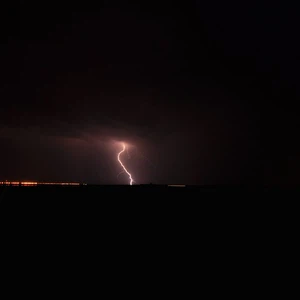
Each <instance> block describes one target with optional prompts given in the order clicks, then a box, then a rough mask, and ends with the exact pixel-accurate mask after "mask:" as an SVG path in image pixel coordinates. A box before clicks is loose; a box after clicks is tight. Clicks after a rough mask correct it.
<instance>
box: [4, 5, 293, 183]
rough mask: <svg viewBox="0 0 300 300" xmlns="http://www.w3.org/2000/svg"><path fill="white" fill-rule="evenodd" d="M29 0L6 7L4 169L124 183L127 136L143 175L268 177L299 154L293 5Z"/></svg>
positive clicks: (166, 178) (198, 179)
mask: <svg viewBox="0 0 300 300" xmlns="http://www.w3.org/2000/svg"><path fill="white" fill-rule="evenodd" d="M29 2H30V1H29ZM29 2H28V1H21V2H20V3H21V4H20V6H19V7H17V6H18V5H17V6H16V5H15V4H13V5H12V7H11V9H10V10H11V13H10V14H7V16H8V17H7V18H5V15H3V18H1V25H2V28H5V29H6V31H5V33H4V34H3V35H2V37H1V48H0V54H1V55H0V63H1V71H0V97H1V107H0V127H1V129H0V146H1V147H0V159H1V172H0V177H1V176H2V177H9V178H11V179H18V178H16V177H20V178H21V177H22V178H28V177H30V178H31V179H37V180H38V179H40V180H42V179H45V180H46V179H47V180H48V179H49V180H50V179H52V180H58V179H61V180H66V181H67V180H77V181H90V182H97V183H98V182H103V183H104V182H110V183H116V182H119V181H118V180H120V182H122V183H126V178H122V176H121V177H120V178H118V179H116V174H118V172H119V167H118V165H117V164H116V162H115V154H116V152H117V151H118V150H119V148H118V144H117V143H116V142H118V141H126V142H128V143H129V144H130V145H133V146H132V149H131V150H130V151H131V152H130V157H131V159H130V160H129V158H125V157H124V159H128V160H127V161H126V162H127V163H128V164H129V166H130V167H131V168H132V171H134V174H135V176H136V178H138V180H139V182H143V183H145V182H149V181H152V182H158V183H162V182H165V183H166V182H172V183H173V182H177V183H226V182H235V183H237V182H238V183H240V182H264V181H265V180H266V179H265V176H266V177H267V178H269V180H270V181H272V180H273V179H272V176H273V177H274V176H275V177H276V176H277V177H278V178H279V179H278V180H280V178H281V177H280V175H281V173H284V172H283V171H281V170H285V172H287V171H286V170H287V169H288V168H290V166H291V165H297V164H296V163H295V162H296V161H297V157H298V156H297V155H298V153H299V146H297V145H296V139H295V136H297V134H296V128H297V127H298V125H299V120H298V118H297V116H298V115H297V111H298V110H297V109H295V106H294V105H293V104H294V101H295V99H298V98H299V88H298V86H297V82H298V79H299V76H298V75H297V74H298V73H297V69H299V68H298V67H299V59H298V53H299V45H298V44H297V42H296V41H297V39H296V38H295V37H296V36H297V30H296V28H297V26H296V25H297V22H296V21H295V19H293V18H292V16H293V14H291V15H289V14H287V9H283V8H282V7H276V5H275V4H274V5H273V6H272V8H270V7H269V6H268V7H266V6H264V5H263V4H262V3H261V1H260V2H259V3H258V2H257V3H256V1H252V3H251V6H249V7H247V8H245V7H242V6H243V5H242V6H241V5H235V4H234V5H233V4H230V3H227V2H226V4H224V3H223V4H222V3H221V2H220V1H210V2H205V3H204V2H200V1H186V2H185V3H184V5H182V4H181V5H179V6H177V5H176V4H175V2H173V3H172V4H170V3H168V4H167V2H168V1H167V2H164V3H161V4H160V5H158V6H157V5H155V3H151V4H149V3H147V2H145V3H140V4H139V5H136V4H133V3H131V4H130V3H129V2H128V3H127V1H126V3H125V2H122V3H121V2H120V3H117V2H116V1H109V2H107V3H104V2H103V4H102V2H101V4H99V5H95V6H90V7H89V6H88V5H87V4H84V5H83V4H82V3H81V4H80V5H77V4H76V3H72V4H71V5H68V6H67V5H64V4H59V5H57V4H55V3H52V4H51V5H46V4H45V3H44V2H39V3H38V4H33V2H32V3H31V2H30V3H29ZM294 11H297V10H294ZM1 13H3V11H2V12H1ZM294 14H295V13H294ZM287 15H289V16H290V18H287V17H286V16H287ZM278 16H280V17H281V19H280V22H279V21H278V20H279V19H278ZM20 24H21V26H19V25H20ZM134 146H135V147H134ZM138 153H139V154H138ZM126 157H127V156H126ZM143 157H144V158H143ZM145 157H146V158H147V160H146V159H145ZM286 157H287V158H286ZM148 160H149V161H151V163H148V162H147V161H148ZM279 160H280V162H279ZM287 162H288V163H287ZM153 166H155V167H153ZM270 166H272V167H270ZM274 166H279V167H278V168H277V171H276V170H275V171H274V169H276V167H274ZM294 169H295V168H294ZM294 173H295V174H296V173H297V172H296V171H294ZM273 174H276V175H273ZM2 177H1V178H2ZM1 178H0V179H1ZM28 179H29V178H28ZM116 180H117V181H116Z"/></svg>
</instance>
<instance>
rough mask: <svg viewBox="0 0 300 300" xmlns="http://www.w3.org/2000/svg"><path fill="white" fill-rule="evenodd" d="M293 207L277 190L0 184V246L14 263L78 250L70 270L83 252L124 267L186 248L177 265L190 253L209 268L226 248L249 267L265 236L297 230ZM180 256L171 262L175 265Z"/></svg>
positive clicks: (292, 199) (295, 193) (295, 197)
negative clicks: (30, 255)
mask: <svg viewBox="0 0 300 300" xmlns="http://www.w3.org/2000/svg"><path fill="white" fill-rule="evenodd" d="M298 202H299V190H298V189H297V188H283V187H281V188H279V187H261V186H260V187H257V186H256V187H253V186H218V187H216V186H205V187H204V186H202V187H195V186H193V187H192V186H190V187H168V186H160V185H158V186H156V185H146V186H89V185H87V186H37V187H10V186H0V224H1V227H0V228H1V230H0V241H1V242H2V245H3V247H4V246H5V247H6V248H7V247H9V249H12V251H14V252H13V253H15V257H19V256H20V253H21V254H22V253H25V252H24V251H25V250H24V249H30V251H29V250H28V251H29V252H30V253H40V252H41V251H42V253H44V252H43V251H44V250H41V249H46V252H45V253H47V254H45V257H43V261H47V260H48V259H51V258H52V257H53V253H59V256H61V253H62V252H63V251H64V250H63V249H67V250H66V253H65V254H64V256H63V257H64V258H63V260H64V259H65V257H70V255H71V254H72V253H73V252H74V251H77V254H76V257H75V258H72V265H73V266H75V267H77V261H78V259H82V257H84V260H86V259H89V257H90V253H94V256H92V257H93V259H92V261H91V262H90V264H91V265H94V263H95V259H94V258H95V257H102V258H101V259H102V260H105V259H106V257H109V256H110V255H111V253H113V257H114V258H113V260H116V259H117V258H119V257H123V258H122V260H123V261H130V260H128V258H127V256H126V257H124V255H125V254H124V253H127V252H126V251H129V252H130V253H131V255H132V254H133V253H134V254H133V255H137V253H144V252H143V251H145V250H147V254H145V256H144V257H143V258H142V260H141V261H149V259H150V258H151V257H153V254H154V253H158V254H159V255H160V256H161V255H162V254H161V253H162V251H163V249H164V248H166V249H168V250H167V253H166V254H165V256H164V257H171V256H170V255H171V254H172V253H173V252H174V251H175V250H176V251H179V249H180V251H183V250H184V249H186V250H184V251H186V252H185V255H184V259H187V258H188V257H189V255H190V251H194V252H196V253H197V256H199V257H201V259H202V261H206V262H207V263H208V264H210V262H212V261H216V259H218V258H220V257H221V255H223V258H222V260H224V261H228V262H231V259H229V260H228V258H227V252H226V251H227V250H226V249H230V250H228V252H229V253H231V254H230V255H231V256H232V255H233V256H235V255H236V254H235V253H237V252H238V253H243V251H242V250H241V249H250V250H247V251H248V252H249V253H247V255H246V256H245V257H244V258H243V261H244V260H245V261H248V260H249V258H251V257H252V256H253V253H254V252H255V251H256V252H257V251H261V249H262V246H261V245H262V244H263V243H266V241H269V239H270V237H272V239H274V240H275V241H278V240H279V236H281V237H282V236H284V237H287V236H288V235H291V234H292V233H293V230H295V228H298V226H297V223H298V219H299V217H298V212H299V209H298ZM295 236H296V235H295ZM1 239H2V240H1ZM280 239H281V238H280ZM291 240H295V241H296V240H297V239H296V238H293V239H291ZM280 243H281V244H283V245H285V244H286V242H284V243H283V242H280ZM11 245H13V246H11ZM33 245H34V246H33ZM167 245H169V246H167ZM253 245H256V246H255V247H256V249H258V250H255V249H254V250H253V249H252V248H253V247H252V246H253ZM251 247H252V248H251ZM49 249H50V250H49ZM105 249H106V250H105ZM126 249H127V250H126ZM128 249H130V250H128ZM205 249H206V250H205ZM272 249H277V246H274V247H272ZM33 250H34V251H35V252H34V251H33ZM103 250H105V251H106V252H107V254H106V255H107V256H106V255H102V254H101V253H102V251H103ZM204 250H205V252H204V254H203V253H202V252H203V251H204ZM9 251H10V250H9ZM180 251H179V252H180ZM272 251H273V250H272ZM78 252H80V253H78ZM82 253H84V255H82ZM95 253H96V255H95ZM222 253H223V254H222ZM224 253H225V254H226V255H225V256H226V257H225V256H224ZM101 255H102V256H101ZM122 255H123V256H122ZM126 255H127V254H126ZM141 255H144V254H141ZM267 255H269V254H267ZM181 256H182V255H181V254H180V253H179V254H178V255H177V257H176V258H174V259H172V265H173V266H174V267H176V266H177V261H178V258H179V257H181ZM208 258H209V259H208ZM24 259H25V258H24ZM26 259H27V258H26ZM50 261H51V263H52V262H53V261H52V260H50ZM59 261H61V259H60V260H59ZM276 261H277V258H276ZM151 264H152V262H151ZM189 264H190V265H194V262H190V263H189ZM59 268H60V267H59ZM230 268H231V266H230ZM228 269H229V268H226V270H228ZM58 270H59V269H58ZM126 270H127V269H126ZM157 270H159V269H157ZM212 270H214V268H212ZM226 272H227V271H226Z"/></svg>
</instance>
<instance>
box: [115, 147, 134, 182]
mask: <svg viewBox="0 0 300 300" xmlns="http://www.w3.org/2000/svg"><path fill="white" fill-rule="evenodd" d="M122 145H123V149H122V150H121V151H120V152H119V153H118V161H119V163H120V165H121V167H122V168H123V170H124V172H125V173H126V174H127V175H128V177H129V180H130V183H129V184H130V185H132V183H133V182H134V180H133V179H132V176H131V174H130V173H129V172H128V171H127V169H126V168H125V166H124V165H123V163H122V161H121V159H120V155H121V154H122V153H123V152H124V151H125V150H126V146H125V144H124V143H122Z"/></svg>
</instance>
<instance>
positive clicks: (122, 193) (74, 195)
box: [0, 184, 299, 205]
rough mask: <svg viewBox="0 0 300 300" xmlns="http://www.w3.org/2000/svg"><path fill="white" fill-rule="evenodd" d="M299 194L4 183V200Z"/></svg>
mask: <svg viewBox="0 0 300 300" xmlns="http://www.w3.org/2000/svg"><path fill="white" fill-rule="evenodd" d="M296 194H299V188H297V187H278V186H274V187H270V186H269V187H267V186H226V185H224V186H183V187H182V186H168V185H152V184H150V185H133V186H129V185H80V186H56V185H51V186H32V187H26V186H3V185H2V186H0V201H1V202H0V203H2V205H3V204H5V203H10V202H11V201H17V202H18V201H32V200H39V201H48V200H50V201H54V202H55V201H59V202H60V203H61V204H62V203H64V201H78V200H79V201H83V200H92V201H97V202H102V203H104V202H106V201H108V200H110V201H111V200H113V201H126V202H127V203H128V202H130V201H131V200H135V199H136V200H145V201H151V202H152V203H153V202H156V201H159V202H160V203H162V201H163V200H164V201H169V200H185V199H194V200H202V201H203V200H206V199H211V198H212V197H216V200H218V201H220V200H223V201H224V200H226V201H228V200H234V199H237V200H242V199H244V200H246V199H250V200H252V201H257V200H258V199H266V197H275V196H277V198H278V197H279V199H283V198H280V197H284V196H286V195H295V196H296Z"/></svg>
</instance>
